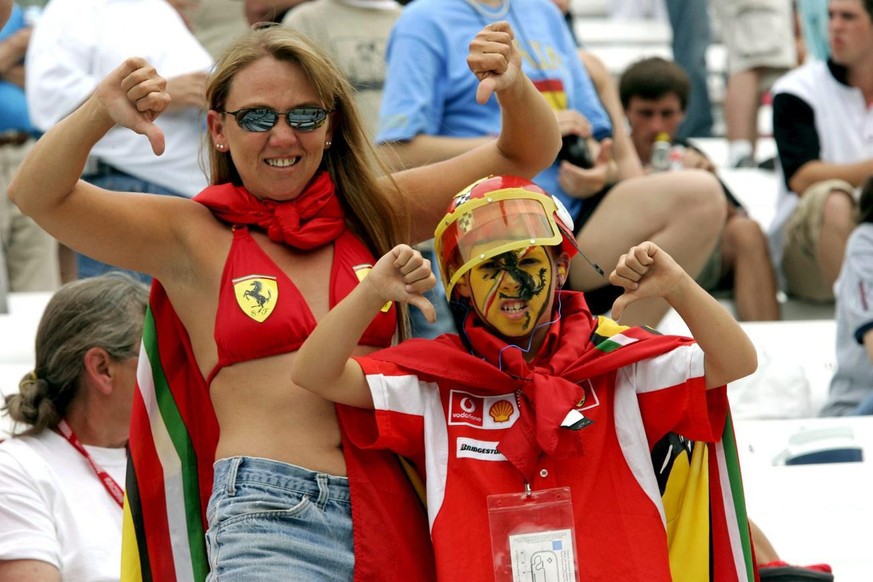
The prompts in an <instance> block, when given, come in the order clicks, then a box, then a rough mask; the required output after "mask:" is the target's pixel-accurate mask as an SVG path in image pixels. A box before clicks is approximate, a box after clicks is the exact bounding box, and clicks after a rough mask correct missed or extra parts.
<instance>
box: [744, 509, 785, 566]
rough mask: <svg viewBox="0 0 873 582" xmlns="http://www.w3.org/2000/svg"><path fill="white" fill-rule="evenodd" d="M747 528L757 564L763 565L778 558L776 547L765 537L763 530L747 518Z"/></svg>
mask: <svg viewBox="0 0 873 582" xmlns="http://www.w3.org/2000/svg"><path fill="white" fill-rule="evenodd" d="M749 530H750V532H751V536H752V545H753V546H754V547H755V562H756V563H757V565H758V566H763V565H764V564H769V563H770V562H776V561H777V560H779V554H778V553H776V549H775V548H774V547H773V545H772V544H771V543H770V540H768V539H767V536H765V535H764V532H762V531H761V529H760V528H759V527H758V526H757V525H755V523H754V522H753V521H752V520H751V519H750V520H749Z"/></svg>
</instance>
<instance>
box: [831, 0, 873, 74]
mask: <svg viewBox="0 0 873 582" xmlns="http://www.w3.org/2000/svg"><path fill="white" fill-rule="evenodd" d="M828 36H829V37H830V47H831V58H832V59H833V60H834V62H835V63H838V64H840V65H843V66H846V67H853V66H858V65H862V64H864V63H866V62H869V60H870V55H871V54H873V21H871V19H870V15H869V14H868V13H867V10H865V9H864V3H863V2H861V1H860V0H831V2H830V3H829V4H828Z"/></svg>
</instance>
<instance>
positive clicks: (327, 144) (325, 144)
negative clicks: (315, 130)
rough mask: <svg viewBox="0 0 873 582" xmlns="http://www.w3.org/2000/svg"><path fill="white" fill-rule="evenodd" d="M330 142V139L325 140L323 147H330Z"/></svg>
mask: <svg viewBox="0 0 873 582" xmlns="http://www.w3.org/2000/svg"><path fill="white" fill-rule="evenodd" d="M332 143H333V142H332V141H330V140H327V141H326V142H324V149H329V148H330V144H332Z"/></svg>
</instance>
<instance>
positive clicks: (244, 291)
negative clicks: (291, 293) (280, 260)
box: [233, 275, 279, 323]
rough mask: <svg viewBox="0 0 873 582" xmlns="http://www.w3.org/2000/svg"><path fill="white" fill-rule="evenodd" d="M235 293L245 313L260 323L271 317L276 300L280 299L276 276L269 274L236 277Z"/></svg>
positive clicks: (234, 282)
mask: <svg viewBox="0 0 873 582" xmlns="http://www.w3.org/2000/svg"><path fill="white" fill-rule="evenodd" d="M233 293H234V295H236V303H237V305H239V307H240V309H242V310H243V313H245V314H246V315H248V316H249V317H251V318H252V319H254V320H255V321H257V322H258V323H262V322H263V321H264V320H265V319H267V318H268V317H270V314H271V313H273V308H274V307H276V301H278V300H279V286H278V285H277V284H276V277H271V276H269V275H249V276H248V277H240V278H239V279H234V280H233Z"/></svg>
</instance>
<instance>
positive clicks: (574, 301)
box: [292, 177, 756, 581]
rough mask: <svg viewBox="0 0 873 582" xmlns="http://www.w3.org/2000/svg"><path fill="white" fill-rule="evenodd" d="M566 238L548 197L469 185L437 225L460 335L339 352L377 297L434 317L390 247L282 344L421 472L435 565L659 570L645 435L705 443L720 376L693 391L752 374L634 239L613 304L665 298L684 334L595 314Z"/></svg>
mask: <svg viewBox="0 0 873 582" xmlns="http://www.w3.org/2000/svg"><path fill="white" fill-rule="evenodd" d="M572 233H573V227H572V224H571V222H570V220H569V218H568V215H567V214H566V211H564V210H563V208H562V207H561V206H560V203H558V202H556V200H555V199H554V198H553V197H551V196H549V195H547V194H546V193H545V192H543V191H542V190H541V189H540V188H538V187H537V186H535V185H534V184H532V183H530V182H529V181H527V180H524V179H521V178H515V177H493V178H488V179H485V180H481V181H479V182H476V183H475V184H473V185H472V186H470V187H469V188H467V189H466V190H464V191H463V192H461V193H460V194H458V195H457V196H456V197H455V198H454V200H453V202H452V205H451V207H450V210H449V213H448V214H447V215H446V216H445V218H444V219H443V221H442V222H441V223H440V225H439V227H438V228H437V231H436V234H435V241H436V256H437V257H438V260H439V261H440V265H439V267H440V273H442V274H443V278H444V283H445V287H446V291H447V294H448V295H449V296H450V297H451V298H452V301H453V302H454V304H453V307H454V308H455V312H456V318H457V319H458V329H459V330H460V335H444V336H441V337H440V338H437V339H436V340H430V341H429V340H410V341H407V342H404V343H403V344H401V345H399V346H395V347H393V348H389V349H387V350H383V351H380V352H377V353H371V354H368V355H366V356H364V355H355V357H354V358H351V356H352V352H353V349H354V348H355V346H356V345H357V338H358V337H359V336H360V334H361V333H363V331H364V329H365V328H366V327H367V325H368V324H369V322H370V320H371V319H372V318H373V316H374V315H375V314H376V313H377V312H378V311H379V309H381V308H382V307H383V306H384V305H385V302H386V301H404V302H409V303H412V304H413V305H416V306H417V307H419V308H420V309H422V310H423V311H424V312H425V314H426V315H428V316H429V315H430V314H432V306H430V305H429V304H428V302H427V301H426V300H425V299H424V298H423V297H422V295H421V294H422V293H423V292H424V291H425V290H426V289H427V288H429V287H430V285H432V284H433V276H432V274H431V273H430V268H429V264H428V263H427V261H425V260H423V259H422V258H421V257H420V255H418V253H417V252H415V251H414V250H412V249H411V248H409V247H406V246H403V245H401V246H398V247H395V248H394V249H393V250H392V251H390V252H389V253H387V254H386V255H385V256H383V257H382V258H381V259H380V260H379V261H378V262H377V264H376V265H375V267H374V268H373V270H372V271H371V272H370V273H369V275H368V276H367V278H366V279H365V280H364V282H363V284H361V285H359V286H358V287H357V288H356V289H355V290H354V291H353V292H352V293H351V294H350V295H349V296H348V297H347V298H346V299H345V300H344V301H342V302H341V303H340V304H339V305H337V306H336V307H335V308H334V309H333V310H332V311H331V312H330V313H329V314H328V315H327V316H326V317H325V318H324V319H323V320H322V321H321V322H320V324H319V326H318V328H317V329H316V331H315V332H314V333H313V334H312V335H311V336H310V337H309V339H308V340H307V341H306V343H305V344H304V345H303V347H302V348H301V349H300V352H299V353H298V354H297V358H296V360H295V362H294V368H293V373H292V378H293V380H294V382H295V383H297V384H299V385H300V386H302V387H303V388H306V389H308V390H311V391H313V392H315V393H317V394H319V395H321V396H323V397H325V398H328V399H331V400H334V401H336V402H341V403H345V404H350V405H353V406H358V407H362V408H374V409H375V410H376V412H375V415H374V418H375V423H374V426H373V427H372V429H373V430H372V433H371V434H357V435H354V438H355V439H357V440H359V442H360V444H365V445H370V446H373V447H380V448H390V449H392V450H394V451H396V452H397V453H399V454H401V455H404V456H406V457H407V458H409V459H411V460H412V461H413V462H414V463H415V465H416V467H417V468H418V469H419V471H420V472H421V473H422V474H423V475H424V476H425V479H426V485H427V506H428V512H429V519H430V525H431V536H432V539H433V543H434V550H435V554H436V561H437V571H438V578H439V579H440V580H490V579H495V578H494V577H495V575H496V580H498V581H500V580H512V579H514V578H513V576H515V577H516V578H515V579H518V577H521V576H527V577H528V579H534V576H535V575H537V574H541V575H542V574H545V573H548V571H549V568H557V569H556V570H553V571H552V574H553V575H555V576H557V577H554V578H543V579H549V580H551V579H554V580H561V581H563V580H576V579H577V578H576V575H577V574H578V576H579V579H582V580H622V581H631V580H646V581H656V580H671V579H672V578H671V571H670V562H669V560H668V548H667V536H666V534H665V523H664V515H663V508H662V505H661V499H660V496H659V492H658V484H657V482H656V479H655V473H654V471H653V470H652V465H651V460H650V447H651V445H652V444H653V443H655V442H656V441H658V440H659V439H660V438H661V437H663V436H664V435H665V434H667V433H668V432H670V431H676V432H679V433H681V434H682V435H684V436H686V437H688V438H691V439H694V440H701V441H710V442H712V441H717V440H718V439H719V437H720V435H721V431H722V428H723V426H724V421H725V414H726V406H727V404H726V396H725V391H724V389H723V388H720V389H718V390H713V391H712V392H709V393H708V392H707V390H706V389H707V388H716V387H722V386H723V385H724V384H725V383H727V382H730V381H732V380H736V379H737V378H740V377H742V376H745V375H747V374H749V373H751V372H752V371H754V369H755V366H756V355H755V349H754V347H753V346H752V344H751V342H750V341H749V339H748V338H747V337H746V335H745V334H744V333H743V331H742V330H741V329H740V327H739V326H738V325H737V324H736V322H735V321H734V319H733V318H732V317H731V316H730V315H729V314H728V313H727V312H726V311H725V310H723V309H722V308H721V307H720V306H719V305H718V303H717V302H716V301H715V300H714V299H712V297H711V296H710V295H709V294H708V293H706V292H705V291H704V290H703V289H701V288H700V287H699V286H698V285H697V284H696V283H695V282H694V281H693V279H692V278H691V277H690V276H688V275H687V274H686V273H685V272H684V271H683V270H682V269H681V268H680V267H679V266H678V265H677V264H676V262H675V261H674V260H673V259H672V258H671V257H670V256H669V255H668V254H666V253H665V252H664V251H663V250H661V249H660V248H659V247H658V246H657V245H655V244H654V243H651V242H645V243H643V244H640V245H638V246H635V247H633V248H631V249H630V251H629V252H628V253H627V254H626V255H624V256H622V257H621V259H620V261H619V263H618V265H617V266H616V268H615V270H614V271H613V272H612V273H611V274H610V281H611V282H612V283H613V284H616V285H620V286H622V287H623V288H624V289H625V293H624V295H622V296H621V297H619V299H617V300H616V302H615V304H614V307H613V314H614V315H615V316H616V317H620V316H621V313H622V311H623V310H624V308H625V307H627V305H629V304H630V303H632V302H633V301H636V300H638V299H643V298H646V297H653V296H659V297H664V298H665V299H666V300H667V301H668V302H669V303H670V305H671V306H672V307H673V308H674V309H675V310H676V311H677V312H678V313H679V314H680V315H681V316H682V317H683V318H684V320H685V321H686V323H687V324H688V327H689V329H690V330H691V331H692V333H693V334H694V337H695V339H696V341H697V343H696V344H695V343H694V341H692V340H691V339H689V338H680V337H670V336H661V335H657V334H655V333H653V332H652V331H651V330H647V329H643V328H626V327H623V326H619V325H618V324H617V323H615V322H614V321H611V320H609V319H607V318H605V317H598V318H594V317H592V316H591V314H590V312H589V311H588V309H587V306H586V304H585V300H584V298H583V296H582V294H581V293H575V292H566V291H561V290H560V288H561V286H562V285H563V284H564V282H565V281H566V279H567V269H568V265H569V261H570V257H571V256H572V255H573V254H575V253H576V252H577V251H578V249H577V248H576V247H575V239H574V237H573V234H572ZM531 507H533V508H535V511H534V512H532V514H533V516H535V517H533V518H532V519H531V517H529V514H528V513H527V510H528V509H529V508H531ZM568 516H569V517H568ZM489 522H490V527H489ZM488 539H491V544H490V546H491V549H492V552H488V547H489V543H488V541H487V540H488ZM707 540H708V538H707V537H706V534H704V541H705V543H706V544H708V541H707ZM574 545H575V551H574V549H573V548H574ZM706 566H707V568H708V566H709V564H708V563H707V565H706ZM536 579H540V578H539V577H537V578H536Z"/></svg>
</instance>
